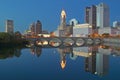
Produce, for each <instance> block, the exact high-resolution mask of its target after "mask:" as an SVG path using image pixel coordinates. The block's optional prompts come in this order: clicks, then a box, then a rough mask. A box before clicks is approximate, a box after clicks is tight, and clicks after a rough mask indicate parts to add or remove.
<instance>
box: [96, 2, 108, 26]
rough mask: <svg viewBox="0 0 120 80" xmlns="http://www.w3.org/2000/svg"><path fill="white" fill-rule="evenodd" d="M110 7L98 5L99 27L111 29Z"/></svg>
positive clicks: (102, 4)
mask: <svg viewBox="0 0 120 80" xmlns="http://www.w3.org/2000/svg"><path fill="white" fill-rule="evenodd" d="M109 20H110V18H109V7H108V6H107V5H106V4H104V3H100V4H98V5H97V27H99V28H103V27H109V26H110V24H109Z"/></svg>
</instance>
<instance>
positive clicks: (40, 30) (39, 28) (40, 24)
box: [36, 20, 42, 35]
mask: <svg viewBox="0 0 120 80" xmlns="http://www.w3.org/2000/svg"><path fill="white" fill-rule="evenodd" d="M40 33H42V23H41V22H40V21H39V20H37V23H36V35H37V34H40Z"/></svg>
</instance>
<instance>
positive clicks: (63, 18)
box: [59, 10, 66, 30]
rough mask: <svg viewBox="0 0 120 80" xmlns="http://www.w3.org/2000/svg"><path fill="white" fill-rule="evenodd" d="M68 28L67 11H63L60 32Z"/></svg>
mask: <svg viewBox="0 0 120 80" xmlns="http://www.w3.org/2000/svg"><path fill="white" fill-rule="evenodd" d="M65 27H66V12H65V10H62V12H61V23H60V27H59V29H60V30H64V29H65Z"/></svg>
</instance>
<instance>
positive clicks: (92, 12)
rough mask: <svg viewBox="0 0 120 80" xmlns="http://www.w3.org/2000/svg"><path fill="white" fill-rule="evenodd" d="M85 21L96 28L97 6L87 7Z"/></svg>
mask: <svg viewBox="0 0 120 80" xmlns="http://www.w3.org/2000/svg"><path fill="white" fill-rule="evenodd" d="M85 23H88V24H90V25H91V26H92V29H96V6H95V5H92V6H91V7H86V9H85Z"/></svg>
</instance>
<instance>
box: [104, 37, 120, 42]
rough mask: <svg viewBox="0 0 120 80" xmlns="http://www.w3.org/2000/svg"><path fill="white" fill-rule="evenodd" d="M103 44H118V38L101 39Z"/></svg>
mask: <svg viewBox="0 0 120 80" xmlns="http://www.w3.org/2000/svg"><path fill="white" fill-rule="evenodd" d="M103 42H107V43H120V38H103Z"/></svg>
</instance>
